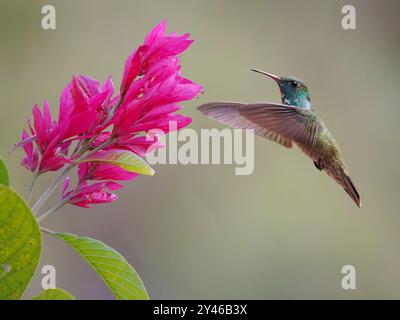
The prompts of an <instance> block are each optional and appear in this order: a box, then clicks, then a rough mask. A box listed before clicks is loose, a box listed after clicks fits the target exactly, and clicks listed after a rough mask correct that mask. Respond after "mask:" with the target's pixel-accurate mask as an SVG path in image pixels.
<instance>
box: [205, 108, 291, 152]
mask: <svg viewBox="0 0 400 320" xmlns="http://www.w3.org/2000/svg"><path fill="white" fill-rule="evenodd" d="M247 106H248V105H246V104H244V103H237V102H211V103H206V104H203V105H201V106H200V107H198V108H197V110H199V111H200V112H201V113H203V114H205V115H206V116H208V117H209V118H211V119H213V120H216V121H218V122H220V123H223V124H227V125H229V126H231V127H233V128H238V129H254V133H255V134H256V135H258V136H261V137H263V138H266V139H269V140H272V141H275V142H277V143H279V144H281V145H283V146H285V147H286V148H291V147H292V145H293V144H292V141H291V140H290V139H288V138H286V137H284V136H282V135H280V134H279V133H277V132H275V131H273V130H271V129H270V128H268V127H265V126H263V125H262V124H259V123H257V122H255V121H252V120H251V119H247V118H246V117H245V116H244V115H242V114H241V110H242V109H245V108H247Z"/></svg>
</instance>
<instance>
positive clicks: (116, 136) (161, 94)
mask: <svg viewBox="0 0 400 320" xmlns="http://www.w3.org/2000/svg"><path fill="white" fill-rule="evenodd" d="M192 42H193V40H190V39H189V34H183V35H178V34H176V33H171V34H167V33H166V21H165V20H164V21H162V22H161V23H160V24H158V25H157V26H155V27H154V28H153V29H152V30H151V31H150V32H149V34H148V35H147V36H146V37H145V39H144V42H143V44H142V45H140V46H139V47H138V48H137V49H136V50H134V51H133V52H132V53H131V54H130V55H129V56H128V58H127V60H126V62H125V68H124V72H123V76H122V81H121V86H120V90H119V93H118V94H116V95H115V96H113V95H114V85H113V82H112V80H111V78H108V79H107V80H106V81H105V82H104V83H103V84H100V82H99V81H97V80H95V79H93V78H91V77H89V76H84V75H78V76H74V77H73V78H72V81H71V82H70V83H69V84H68V85H67V86H66V87H65V88H64V90H63V91H62V93H61V96H60V104H59V114H58V119H57V120H53V119H52V117H51V113H50V108H49V105H48V103H47V102H45V103H44V105H43V111H41V110H40V109H39V107H38V106H37V105H35V106H34V107H33V111H32V113H33V125H31V123H30V122H28V124H29V129H30V135H29V134H28V133H27V132H26V131H25V130H24V131H23V133H22V141H21V142H20V143H18V144H17V146H22V147H23V149H24V151H25V154H26V156H25V157H24V158H23V160H22V161H21V163H22V165H24V166H25V167H26V168H27V169H29V170H31V171H32V172H38V173H44V172H47V171H57V170H59V169H60V168H62V167H63V166H65V165H69V166H71V167H75V166H78V182H77V184H76V186H75V187H72V188H71V189H70V190H67V189H69V185H70V180H69V178H67V179H66V180H65V182H64V187H63V190H62V198H63V199H64V200H65V199H66V200H67V201H68V203H71V204H74V205H78V206H84V207H88V206H89V205H90V204H94V203H103V202H111V201H114V200H116V199H117V197H116V196H115V195H114V194H113V193H111V192H110V191H113V190H116V189H119V188H121V187H122V186H121V185H119V184H118V183H116V182H114V181H127V180H132V179H134V178H136V177H137V176H138V173H136V172H130V171H127V170H125V169H123V168H121V167H120V166H117V165H113V163H112V161H111V162H110V161H108V162H107V161H105V162H104V161H103V162H99V161H94V160H93V161H91V162H87V161H88V160H87V159H89V161H90V160H91V159H93V158H87V157H88V156H93V153H94V152H96V154H98V155H101V156H107V155H108V154H112V153H114V154H115V153H117V154H118V153H120V152H122V153H124V154H126V153H127V154H129V153H132V152H133V153H135V154H136V155H138V156H140V157H145V156H146V155H147V154H148V153H149V152H152V151H154V150H156V149H158V148H161V147H163V145H162V144H161V143H160V141H159V138H158V136H157V135H154V134H153V132H154V131H157V132H158V133H160V132H162V133H168V132H170V131H171V130H180V129H181V128H183V127H185V126H187V125H188V124H190V123H191V121H192V120H191V119H190V118H188V117H185V116H182V115H180V114H178V113H177V112H178V111H179V110H180V109H181V108H182V106H181V105H180V103H181V102H183V101H188V100H191V99H193V98H195V97H196V96H198V95H199V93H200V92H201V91H202V87H201V86H200V85H198V84H196V83H194V82H192V81H191V80H189V79H186V78H183V77H182V76H181V66H180V64H179V63H180V58H179V55H180V54H182V53H183V52H184V51H185V50H186V49H187V48H188V47H189V46H190V44H191V43H192ZM149 134H150V135H149ZM94 149H96V150H94ZM108 151H111V152H108ZM136 155H135V156H136ZM85 157H86V158H85ZM82 161H85V162H82ZM150 172H153V170H152V169H151V168H150ZM141 173H145V172H144V171H141ZM93 181H101V182H93Z"/></svg>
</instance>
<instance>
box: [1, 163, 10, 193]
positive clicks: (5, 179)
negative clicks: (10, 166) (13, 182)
mask: <svg viewBox="0 0 400 320" xmlns="http://www.w3.org/2000/svg"><path fill="white" fill-rule="evenodd" d="M0 184H2V185H4V186H7V187H8V186H9V185H10V180H9V177H8V170H7V166H6V164H5V163H4V161H3V159H2V158H1V157H0Z"/></svg>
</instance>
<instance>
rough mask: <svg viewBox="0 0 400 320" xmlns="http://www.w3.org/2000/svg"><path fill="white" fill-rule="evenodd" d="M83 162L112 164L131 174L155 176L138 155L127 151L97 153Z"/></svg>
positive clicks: (152, 170)
mask: <svg viewBox="0 0 400 320" xmlns="http://www.w3.org/2000/svg"><path fill="white" fill-rule="evenodd" d="M81 162H100V163H106V164H112V165H114V166H118V167H120V168H122V169H125V170H126V171H129V172H134V173H139V174H144V175H148V176H152V175H154V172H155V171H154V169H153V168H152V167H150V165H149V164H148V163H147V162H146V161H145V160H144V159H143V158H141V157H139V156H138V155H137V154H136V153H134V152H131V151H126V150H106V151H100V152H97V153H95V154H94V155H93V156H89V157H88V158H86V159H84V160H81Z"/></svg>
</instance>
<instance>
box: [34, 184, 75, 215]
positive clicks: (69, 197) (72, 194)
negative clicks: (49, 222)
mask: <svg viewBox="0 0 400 320" xmlns="http://www.w3.org/2000/svg"><path fill="white" fill-rule="evenodd" d="M81 185H82V183H78V185H77V186H76V188H75V190H73V191H72V192H71V193H70V194H69V195H68V196H67V197H65V198H64V199H63V200H62V201H60V203H59V204H57V205H56V206H55V207H53V208H51V209H50V210H48V211H46V212H45V213H43V214H42V215H40V216H39V217H38V218H37V221H38V222H40V221H42V220H43V219H45V218H46V217H47V216H49V215H51V214H53V213H54V212H56V211H58V210H59V209H61V208H62V207H64V206H65V205H66V204H67V203H68V201H69V200H70V199H71V198H72V197H73V196H74V195H76V194H77V193H78V192H79V190H80V188H81Z"/></svg>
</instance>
